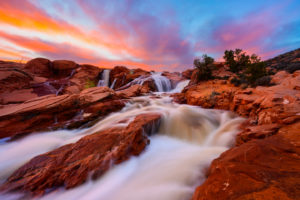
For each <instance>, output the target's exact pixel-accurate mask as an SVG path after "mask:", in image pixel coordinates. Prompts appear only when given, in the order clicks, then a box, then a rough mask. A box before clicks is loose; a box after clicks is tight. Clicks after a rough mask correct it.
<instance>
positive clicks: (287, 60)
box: [266, 49, 300, 73]
mask: <svg viewBox="0 0 300 200" xmlns="http://www.w3.org/2000/svg"><path fill="white" fill-rule="evenodd" d="M266 64H267V66H268V67H269V68H270V69H272V70H275V71H280V70H285V71H287V72H289V73H293V72H295V71H297V70H300V49H296V50H294V51H290V52H288V53H284V54H281V55H279V56H276V57H275V58H272V59H269V60H267V61H266Z"/></svg>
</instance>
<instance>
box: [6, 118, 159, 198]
mask: <svg viewBox="0 0 300 200" xmlns="http://www.w3.org/2000/svg"><path fill="white" fill-rule="evenodd" d="M159 119H160V115H159V114H142V115H139V116H137V117H136V118H135V120H134V121H133V122H131V123H130V124H129V125H128V126H127V127H124V128H120V127H119V128H117V127H116V128H110V129H107V130H103V131H100V132H97V133H94V134H91V135H88V136H85V137H83V138H82V139H80V140H79V141H78V142H76V143H73V144H67V145H65V146H62V147H60V148H58V149H55V150H53V151H50V152H48V153H45V154H42V155H39V156H37V157H35V158H33V159H31V160H30V161H29V162H28V163H26V164H25V165H23V166H22V167H21V168H19V169H18V170H16V171H15V172H14V173H13V174H12V175H11V176H10V177H9V178H8V179H7V181H6V183H4V185H2V187H1V189H2V190H7V191H16V190H21V191H29V192H32V193H33V194H43V193H44V192H45V190H46V189H53V188H55V187H59V186H65V187H66V188H67V189H68V188H73V187H75V186H78V185H80V184H82V183H84V182H85V181H86V180H87V178H88V176H89V175H91V176H92V177H93V178H98V177H99V176H101V175H102V174H103V173H105V172H106V171H107V170H108V169H109V168H110V167H111V166H112V165H115V164H119V163H121V162H123V161H125V160H127V159H128V158H129V157H130V156H137V155H139V154H140V153H141V152H142V151H143V150H144V149H145V147H146V146H147V144H149V139H148V138H147V136H146V134H145V132H146V133H148V134H151V133H152V131H154V130H153V129H157V128H158V126H154V125H155V124H157V123H158V122H159ZM75 174H76V175H75Z"/></svg>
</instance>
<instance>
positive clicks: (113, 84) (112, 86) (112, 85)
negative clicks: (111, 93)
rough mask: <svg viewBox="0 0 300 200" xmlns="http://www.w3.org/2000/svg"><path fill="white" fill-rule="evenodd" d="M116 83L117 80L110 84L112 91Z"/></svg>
mask: <svg viewBox="0 0 300 200" xmlns="http://www.w3.org/2000/svg"><path fill="white" fill-rule="evenodd" d="M116 81H117V78H115V79H114V81H113V82H112V84H111V86H110V88H111V89H114V87H115V84H116Z"/></svg>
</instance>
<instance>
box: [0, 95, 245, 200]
mask: <svg viewBox="0 0 300 200" xmlns="http://www.w3.org/2000/svg"><path fill="white" fill-rule="evenodd" d="M145 113H160V114H161V115H162V119H161V125H160V128H159V131H158V132H157V133H156V134H154V135H153V136H151V137H150V141H151V143H150V145H149V146H148V147H147V148H146V150H145V152H144V153H142V154H141V155H140V156H138V157H132V158H130V159H129V160H128V161H126V162H124V163H121V164H119V165H116V166H112V168H111V169H110V170H109V171H108V172H107V173H106V174H104V176H102V177H101V178H99V179H98V180H96V181H92V180H89V181H87V182H86V183H85V184H83V185H81V186H79V187H76V188H74V189H70V190H65V189H63V188H61V189H57V190H56V191H54V192H50V193H49V194H47V195H45V196H43V197H40V198H41V199H46V200H48V199H49V200H51V199H55V200H57V199H58V200H59V199H61V200H65V199H84V200H94V199H95V200H96V199H100V200H102V199H103V200H119V199H122V200H140V199H143V200H148V199H149V200H153V199H162V200H171V199H172V200H176V199H178V200H179V199H180V200H181V199H190V198H191V195H192V194H193V191H194V189H195V187H196V186H197V185H199V184H201V183H202V182H203V181H204V180H205V170H206V169H207V167H208V166H209V164H210V162H211V161H212V160H213V159H214V158H216V157H218V156H219V155H220V154H221V153H222V152H224V151H225V150H226V149H228V147H229V146H230V145H232V143H233V141H234V137H235V135H236V133H237V131H238V126H239V124H240V123H241V122H242V121H243V119H242V118H240V117H236V116H235V115H233V114H232V113H230V112H225V111H220V110H209V109H202V108H200V107H196V106H190V105H179V104H175V103H172V99H171V98H170V97H169V96H168V95H160V96H153V98H151V97H150V98H149V96H144V97H135V98H132V99H131V100H130V101H129V102H128V103H127V105H126V106H125V107H124V108H123V109H122V110H121V111H120V112H117V113H113V114H110V115H109V116H107V117H106V118H104V119H103V120H101V121H99V122H98V123H96V124H95V125H94V126H92V127H91V128H88V129H82V130H75V131H70V130H61V131H54V132H47V133H37V134H32V135H30V136H28V137H25V138H23V139H20V140H17V141H14V142H6V141H3V142H2V143H0V153H1V157H0V181H1V182H3V181H5V179H6V178H7V177H8V176H9V175H10V174H11V173H12V172H13V171H14V170H15V169H17V168H18V167H20V166H21V165H22V164H24V163H25V162H26V161H28V160H29V159H30V158H32V157H33V156H36V155H38V154H41V153H44V152H47V151H49V150H52V149H55V148H57V147H59V146H62V145H65V144H68V143H73V142H76V141H77V140H79V139H80V138H81V137H83V136H85V135H88V134H92V133H95V132H96V131H100V130H104V129H106V128H109V127H114V126H124V127H125V126H127V124H128V123H130V122H131V121H132V120H133V119H134V117H135V116H137V115H139V114H145ZM124 119H126V120H124ZM120 122H121V123H120ZM0 198H1V199H16V198H18V196H17V195H16V196H15V195H14V196H13V195H7V194H5V195H2V196H1V195H0Z"/></svg>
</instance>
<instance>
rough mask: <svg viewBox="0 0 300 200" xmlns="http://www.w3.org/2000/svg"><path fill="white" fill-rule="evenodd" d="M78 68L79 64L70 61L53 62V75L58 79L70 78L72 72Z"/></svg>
mask: <svg viewBox="0 0 300 200" xmlns="http://www.w3.org/2000/svg"><path fill="white" fill-rule="evenodd" d="M78 67H79V65H78V64H76V63H75V62H73V61H70V60H54V61H53V62H52V69H53V73H54V75H55V76H58V77H67V76H70V75H71V73H72V71H73V70H75V69H76V68H78Z"/></svg>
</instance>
